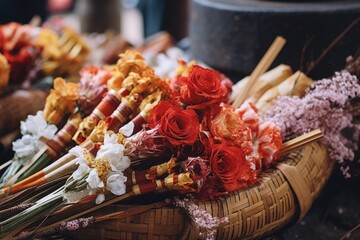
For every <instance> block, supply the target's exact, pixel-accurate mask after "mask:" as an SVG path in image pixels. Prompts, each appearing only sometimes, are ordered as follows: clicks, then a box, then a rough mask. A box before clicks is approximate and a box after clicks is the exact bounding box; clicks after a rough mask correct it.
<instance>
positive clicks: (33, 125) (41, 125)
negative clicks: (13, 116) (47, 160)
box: [13, 111, 57, 159]
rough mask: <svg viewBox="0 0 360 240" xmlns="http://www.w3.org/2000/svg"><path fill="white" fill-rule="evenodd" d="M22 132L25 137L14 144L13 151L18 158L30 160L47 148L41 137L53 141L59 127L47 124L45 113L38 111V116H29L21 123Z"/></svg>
mask: <svg viewBox="0 0 360 240" xmlns="http://www.w3.org/2000/svg"><path fill="white" fill-rule="evenodd" d="M20 130H21V134H22V135H23V136H22V138H21V139H18V140H17V141H15V142H13V150H14V152H15V155H16V156H17V157H18V158H22V159H29V158H32V157H33V156H34V155H35V153H36V152H37V151H39V150H40V149H41V148H42V147H43V146H45V143H44V142H43V141H41V140H40V137H44V138H46V139H52V138H53V137H54V136H55V134H56V132H57V127H56V126H55V125H49V124H47V122H46V121H45V119H44V117H43V112H42V111H38V112H37V113H36V115H29V116H28V117H27V119H26V121H21V123H20Z"/></svg>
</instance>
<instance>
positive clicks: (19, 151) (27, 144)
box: [12, 135, 38, 158]
mask: <svg viewBox="0 0 360 240" xmlns="http://www.w3.org/2000/svg"><path fill="white" fill-rule="evenodd" d="M36 141H37V138H36V137H33V136H30V135H24V136H23V137H22V138H21V139H18V140H16V141H15V142H13V147H12V149H13V150H14V152H15V155H16V156H17V157H18V158H28V157H32V156H33V155H34V154H35V153H36V152H37V150H38V149H37V148H36Z"/></svg>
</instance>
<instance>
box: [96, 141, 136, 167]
mask: <svg viewBox="0 0 360 240" xmlns="http://www.w3.org/2000/svg"><path fill="white" fill-rule="evenodd" d="M124 150H125V148H124V146H123V145H122V144H119V143H118V142H117V136H116V134H112V135H109V134H105V138H104V145H102V146H101V147H100V150H99V151H98V153H97V154H96V158H105V159H106V160H108V162H109V164H110V167H111V170H112V171H116V172H118V171H124V170H125V169H127V168H128V167H129V166H130V159H129V158H128V157H127V156H124Z"/></svg>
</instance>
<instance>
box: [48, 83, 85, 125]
mask: <svg viewBox="0 0 360 240" xmlns="http://www.w3.org/2000/svg"><path fill="white" fill-rule="evenodd" d="M78 90H79V85H78V84H76V83H66V82H65V80H64V79H63V78H56V79H55V80H54V88H53V89H52V90H51V92H50V94H49V96H48V97H47V98H46V103H45V107H44V119H45V120H46V121H47V122H48V123H51V124H58V123H59V122H60V121H61V120H62V118H63V117H64V116H65V115H66V114H68V113H71V112H73V111H74V109H75V100H76V99H77V98H78V97H79V94H78V92H77V91H78Z"/></svg>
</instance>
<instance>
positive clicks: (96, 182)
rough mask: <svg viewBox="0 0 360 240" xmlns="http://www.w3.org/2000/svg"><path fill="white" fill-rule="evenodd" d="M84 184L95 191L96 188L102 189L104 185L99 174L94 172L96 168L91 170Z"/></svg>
mask: <svg viewBox="0 0 360 240" xmlns="http://www.w3.org/2000/svg"><path fill="white" fill-rule="evenodd" d="M86 182H87V183H88V184H89V186H90V188H93V189H97V188H103V187H104V183H103V182H102V181H101V179H100V178H99V174H98V172H97V170H96V168H93V169H92V170H91V171H90V173H89V176H88V177H87V178H86Z"/></svg>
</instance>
